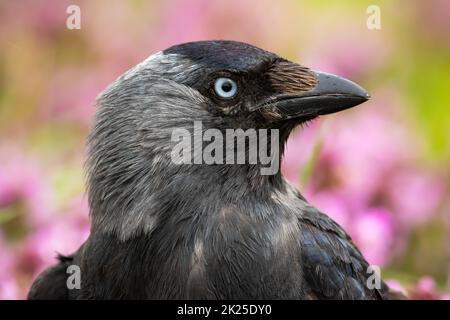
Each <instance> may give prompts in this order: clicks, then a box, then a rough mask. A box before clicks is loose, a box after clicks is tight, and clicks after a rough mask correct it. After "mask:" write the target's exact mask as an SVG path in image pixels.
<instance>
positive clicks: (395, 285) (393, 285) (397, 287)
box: [385, 279, 407, 296]
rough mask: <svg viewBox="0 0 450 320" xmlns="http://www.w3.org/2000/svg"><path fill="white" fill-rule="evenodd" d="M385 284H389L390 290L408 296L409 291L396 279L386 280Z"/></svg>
mask: <svg viewBox="0 0 450 320" xmlns="http://www.w3.org/2000/svg"><path fill="white" fill-rule="evenodd" d="M385 283H386V284H387V286H388V287H389V289H391V290H392V291H393V292H399V293H401V294H403V295H404V296H407V290H406V289H405V287H404V286H402V284H401V283H400V282H398V281H397V280H395V279H386V280H385Z"/></svg>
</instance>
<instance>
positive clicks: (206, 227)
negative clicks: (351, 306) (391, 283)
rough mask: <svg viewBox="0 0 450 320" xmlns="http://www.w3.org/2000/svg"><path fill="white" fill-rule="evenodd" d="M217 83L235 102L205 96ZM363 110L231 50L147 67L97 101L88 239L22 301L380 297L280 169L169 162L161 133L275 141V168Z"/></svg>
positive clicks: (317, 76)
mask: <svg viewBox="0 0 450 320" xmlns="http://www.w3.org/2000/svg"><path fill="white" fill-rule="evenodd" d="M220 77H222V78H223V77H225V78H227V79H231V80H232V81H233V83H236V84H237V87H238V91H237V93H236V94H235V96H233V97H232V98H227V99H223V98H222V97H220V96H218V95H217V93H216V92H214V90H215V89H214V83H215V81H216V80H217V79H218V78H220ZM226 89H229V88H226ZM367 99H368V95H367V93H366V92H365V90H364V89H362V88H361V87H359V86H358V85H356V84H354V83H352V82H350V81H348V80H345V79H342V78H339V77H336V76H333V75H329V74H325V73H319V72H315V71H312V70H310V69H308V68H306V67H303V66H301V65H298V64H295V63H292V62H289V61H287V60H285V59H283V58H281V57H279V56H277V55H275V54H273V53H270V52H267V51H264V50H262V49H259V48H256V47H254V46H251V45H248V44H244V43H240V42H234V41H203V42H194V43H187V44H182V45H177V46H174V47H172V48H169V49H167V50H165V51H163V52H159V53H157V54H155V55H153V56H151V57H150V58H149V59H147V60H146V61H144V62H143V63H142V64H140V65H138V66H136V67H135V68H133V69H131V70H130V71H128V72H127V73H125V74H124V75H123V76H121V77H119V78H118V79H117V80H116V81H115V82H114V83H113V84H112V85H110V86H109V87H108V88H107V89H106V90H105V92H104V93H103V94H102V95H101V96H100V97H99V99H98V111H97V115H96V119H95V124H94V127H93V130H92V132H91V135H90V138H89V157H88V163H87V168H88V191H89V203H90V210H91V219H92V229H91V235H90V237H89V239H88V240H87V241H86V242H85V243H84V244H83V245H82V246H81V247H80V249H79V250H78V251H77V252H76V253H74V254H73V255H71V256H68V257H60V262H59V264H57V265H56V266H54V267H52V268H51V269H48V270H47V271H46V272H44V273H43V274H42V275H41V276H40V277H39V278H38V279H37V280H36V281H35V283H34V284H33V286H32V288H31V290H30V294H29V298H31V299H42V298H54V299H96V298H100V299H261V298H265V299H382V298H387V287H386V286H385V285H384V283H381V284H382V285H381V287H380V288H377V289H370V288H368V286H367V279H368V277H369V276H370V275H371V274H370V273H368V272H367V267H368V263H367V262H366V260H365V259H364V257H363V256H362V255H361V253H360V251H359V250H358V249H357V248H356V246H355V245H354V243H353V242H352V240H351V239H350V237H349V236H348V235H347V234H346V233H345V231H344V230H343V229H342V228H341V227H340V226H339V225H337V224H336V223H335V222H334V221H333V220H331V219H330V218H329V217H328V216H327V215H325V214H323V213H321V212H320V211H319V210H317V209H316V208H314V207H313V206H311V205H310V204H309V203H308V202H307V201H306V199H305V198H304V197H303V196H302V195H301V194H300V193H299V192H298V191H297V190H296V189H295V188H293V187H292V186H290V185H289V184H288V183H287V182H286V181H285V180H284V179H283V177H282V175H281V173H280V172H279V171H277V172H276V173H275V174H271V175H262V174H261V170H260V169H261V164H259V163H256V164H242V165H236V164H212V165H207V164H181V165H176V164H174V163H173V162H172V161H171V158H170V152H171V150H172V149H173V141H171V133H172V132H173V130H174V129H175V128H179V127H182V128H187V129H188V130H189V131H190V132H193V130H194V129H193V122H194V121H202V124H203V127H204V129H210V128H215V129H218V130H219V131H221V132H224V131H225V130H226V129H227V128H234V129H236V128H240V129H243V130H245V129H249V128H256V129H277V130H279V132H280V134H279V140H278V141H277V142H279V143H280V152H279V155H277V157H279V158H281V156H282V152H283V149H284V144H285V142H286V140H287V138H288V136H289V134H290V132H291V130H292V129H293V128H294V127H296V126H297V125H300V124H302V123H304V122H306V121H310V120H312V119H314V118H315V117H317V116H320V115H323V114H327V113H332V112H336V111H340V110H343V109H346V108H349V107H352V106H355V105H358V104H360V103H362V102H364V101H366V100H367ZM247 146H248V145H247ZM269 147H270V148H274V145H273V143H271V144H270V146H269ZM246 152H248V150H246ZM278 160H279V159H278ZM68 265H77V266H79V267H80V269H81V289H72V290H69V289H67V288H66V283H65V282H66V279H67V276H68V275H67V274H66V268H67V266H68Z"/></svg>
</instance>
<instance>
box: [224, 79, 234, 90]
mask: <svg viewBox="0 0 450 320" xmlns="http://www.w3.org/2000/svg"><path fill="white" fill-rule="evenodd" d="M231 89H233V86H232V85H231V82H230V81H227V82H224V83H223V84H222V90H223V91H225V92H230V91H231Z"/></svg>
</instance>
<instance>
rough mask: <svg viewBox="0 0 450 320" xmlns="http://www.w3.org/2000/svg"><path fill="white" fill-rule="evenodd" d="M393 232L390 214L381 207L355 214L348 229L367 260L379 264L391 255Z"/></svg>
mask: <svg viewBox="0 0 450 320" xmlns="http://www.w3.org/2000/svg"><path fill="white" fill-rule="evenodd" d="M394 232H395V230H394V223H393V220H392V217H391V214H390V213H389V212H388V211H386V210H385V209H381V208H373V209H369V210H367V211H365V212H364V213H362V214H359V215H357V216H356V217H355V221H354V223H353V226H352V229H351V231H350V233H351V235H352V236H353V239H354V240H355V242H356V244H357V245H358V247H359V248H360V250H361V251H362V253H363V254H364V256H365V257H366V259H367V261H368V262H369V263H371V264H376V265H379V266H383V265H385V264H386V262H387V261H389V258H390V257H391V254H392V245H393V240H394Z"/></svg>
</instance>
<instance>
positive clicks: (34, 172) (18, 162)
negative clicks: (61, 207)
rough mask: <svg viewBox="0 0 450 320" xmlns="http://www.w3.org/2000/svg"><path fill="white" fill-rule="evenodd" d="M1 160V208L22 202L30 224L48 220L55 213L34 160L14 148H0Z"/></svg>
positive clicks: (50, 195)
mask: <svg viewBox="0 0 450 320" xmlns="http://www.w3.org/2000/svg"><path fill="white" fill-rule="evenodd" d="M0 159H1V160H0V208H1V207H7V206H9V205H11V204H13V203H14V202H21V203H23V204H24V205H25V212H26V213H27V214H26V215H25V218H26V220H27V221H28V222H29V223H30V225H31V226H38V225H40V224H42V223H44V222H46V221H48V220H50V218H51V217H52V216H53V213H54V208H53V198H52V194H51V192H50V189H49V188H48V187H47V185H46V184H45V183H44V181H45V179H44V174H43V173H42V172H41V170H40V168H39V166H38V164H37V163H36V162H35V161H34V159H33V158H31V157H27V156H26V155H24V154H23V153H21V152H19V151H18V150H16V148H14V147H11V148H8V147H4V148H2V149H1V150H0Z"/></svg>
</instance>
